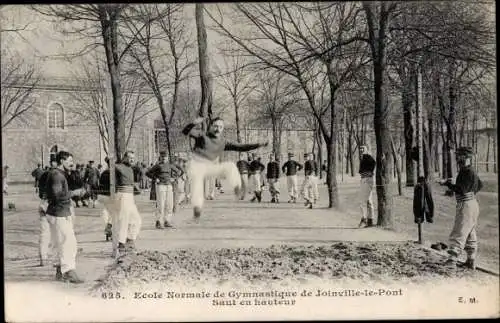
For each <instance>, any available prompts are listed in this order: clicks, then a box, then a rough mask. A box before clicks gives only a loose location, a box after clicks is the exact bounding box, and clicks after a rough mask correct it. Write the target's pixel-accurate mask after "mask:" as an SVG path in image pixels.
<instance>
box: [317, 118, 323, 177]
mask: <svg viewBox="0 0 500 323" xmlns="http://www.w3.org/2000/svg"><path fill="white" fill-rule="evenodd" d="M316 138H317V140H318V165H319V169H320V172H319V178H320V179H323V171H322V169H323V140H322V139H321V138H322V137H321V129H319V124H318V129H317V130H316Z"/></svg>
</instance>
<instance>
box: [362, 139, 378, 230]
mask: <svg viewBox="0 0 500 323" xmlns="http://www.w3.org/2000/svg"><path fill="white" fill-rule="evenodd" d="M359 154H360V157H361V159H360V162H359V175H360V176H361V184H360V196H359V207H360V208H361V221H360V222H359V226H360V227H362V226H365V227H372V226H373V213H374V209H373V200H372V195H373V194H372V193H373V185H374V183H373V176H374V174H375V166H376V162H375V159H373V157H372V156H371V155H370V153H369V152H368V147H367V146H360V147H359ZM365 208H367V209H368V212H366V211H365ZM366 213H368V215H367V214H366Z"/></svg>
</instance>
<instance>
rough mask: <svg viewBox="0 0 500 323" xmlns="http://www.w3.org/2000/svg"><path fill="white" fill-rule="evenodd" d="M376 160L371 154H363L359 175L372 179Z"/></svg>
mask: <svg viewBox="0 0 500 323" xmlns="http://www.w3.org/2000/svg"><path fill="white" fill-rule="evenodd" d="M375 165H376V162H375V159H373V157H372V156H370V155H369V154H363V157H361V161H360V162H359V174H361V177H372V176H373V173H374V171H375Z"/></svg>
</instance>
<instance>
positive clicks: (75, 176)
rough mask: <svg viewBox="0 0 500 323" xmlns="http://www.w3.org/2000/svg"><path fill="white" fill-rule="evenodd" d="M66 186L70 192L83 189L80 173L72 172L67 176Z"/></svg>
mask: <svg viewBox="0 0 500 323" xmlns="http://www.w3.org/2000/svg"><path fill="white" fill-rule="evenodd" d="M67 177H68V186H69V189H70V190H71V191H74V190H76V189H80V188H82V187H83V178H82V177H81V176H80V171H77V170H72V171H71V172H70V173H69V174H68V175H67Z"/></svg>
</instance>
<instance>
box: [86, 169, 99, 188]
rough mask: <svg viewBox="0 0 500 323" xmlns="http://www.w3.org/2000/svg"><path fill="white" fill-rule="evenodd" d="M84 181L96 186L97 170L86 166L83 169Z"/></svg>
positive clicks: (97, 183) (97, 179)
mask: <svg viewBox="0 0 500 323" xmlns="http://www.w3.org/2000/svg"><path fill="white" fill-rule="evenodd" d="M85 183H87V184H89V185H90V186H92V187H93V188H94V187H97V186H98V185H99V171H98V170H97V168H95V167H87V169H86V170H85Z"/></svg>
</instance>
